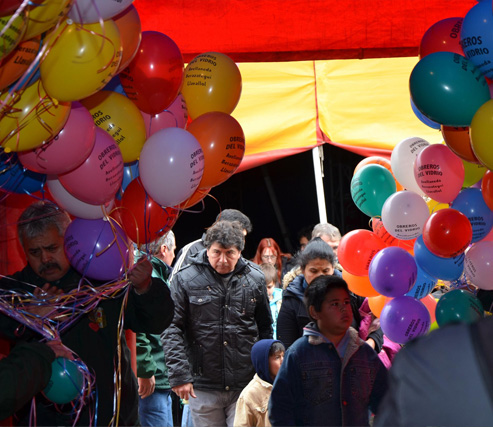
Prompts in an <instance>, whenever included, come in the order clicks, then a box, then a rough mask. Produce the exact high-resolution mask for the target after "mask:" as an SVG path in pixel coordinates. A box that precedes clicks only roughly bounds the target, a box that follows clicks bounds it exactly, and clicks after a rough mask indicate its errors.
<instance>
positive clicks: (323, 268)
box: [301, 258, 334, 284]
mask: <svg viewBox="0 0 493 427" xmlns="http://www.w3.org/2000/svg"><path fill="white" fill-rule="evenodd" d="M301 271H302V273H303V276H305V280H306V283H308V284H310V283H312V282H313V280H314V279H316V278H317V277H318V276H321V275H325V276H330V275H332V274H334V266H333V265H332V264H331V263H330V262H329V261H327V260H326V259H321V258H316V259H313V260H311V261H309V262H308V264H307V265H306V267H305V268H304V269H302V270H301Z"/></svg>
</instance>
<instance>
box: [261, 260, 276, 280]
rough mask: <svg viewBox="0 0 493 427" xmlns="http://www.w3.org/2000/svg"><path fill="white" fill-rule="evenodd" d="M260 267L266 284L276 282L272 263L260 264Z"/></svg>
mask: <svg viewBox="0 0 493 427" xmlns="http://www.w3.org/2000/svg"><path fill="white" fill-rule="evenodd" d="M260 269H261V270H262V271H263V272H264V276H265V283H266V284H267V285H268V284H269V283H270V282H274V283H277V268H276V266H275V265H273V264H267V263H264V264H260Z"/></svg>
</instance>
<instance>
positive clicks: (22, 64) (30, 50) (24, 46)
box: [0, 37, 41, 90]
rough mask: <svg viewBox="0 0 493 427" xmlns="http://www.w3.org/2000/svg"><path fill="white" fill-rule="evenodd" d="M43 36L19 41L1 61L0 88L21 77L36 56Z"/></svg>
mask: <svg viewBox="0 0 493 427" xmlns="http://www.w3.org/2000/svg"><path fill="white" fill-rule="evenodd" d="M40 42H41V37H35V38H33V39H31V40H26V41H23V42H21V43H19V44H18V45H17V46H16V47H15V49H14V50H13V51H12V52H11V53H10V54H9V55H8V56H7V57H5V58H4V59H3V60H2V61H1V62H0V90H2V89H5V88H6V87H7V86H9V85H10V84H12V83H14V82H15V81H16V80H17V79H18V78H20V77H21V76H22V75H23V74H24V73H25V72H26V70H27V69H28V68H29V66H30V65H31V63H32V62H33V61H34V59H35V58H36V55H37V54H38V51H39V44H40Z"/></svg>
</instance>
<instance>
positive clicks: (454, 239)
mask: <svg viewBox="0 0 493 427" xmlns="http://www.w3.org/2000/svg"><path fill="white" fill-rule="evenodd" d="M471 241H472V225H471V223H470V221H469V219H468V218H467V216H465V215H464V214H463V213H462V212H460V211H458V210H457V209H452V208H447V209H440V210H439V211H437V212H435V213H434V214H432V215H431V216H430V217H429V218H428V219H427V221H426V222H425V225H424V227H423V242H424V244H425V246H426V247H427V249H428V250H429V251H430V252H431V253H432V254H434V255H437V256H440V257H443V258H453V257H456V256H458V255H460V254H461V253H463V252H464V251H465V250H466V249H467V247H468V246H469V245H470V244H471Z"/></svg>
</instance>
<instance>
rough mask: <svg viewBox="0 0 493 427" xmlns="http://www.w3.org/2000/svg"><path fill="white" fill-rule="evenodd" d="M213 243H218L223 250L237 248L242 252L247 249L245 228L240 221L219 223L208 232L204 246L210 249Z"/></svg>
mask: <svg viewBox="0 0 493 427" xmlns="http://www.w3.org/2000/svg"><path fill="white" fill-rule="evenodd" d="M213 243H218V244H219V245H221V246H222V247H223V248H231V247H235V248H236V249H238V250H239V251H240V252H241V251H242V250H243V248H244V247H245V236H244V235H243V227H242V226H241V224H240V223H239V222H238V221H233V222H230V221H219V222H216V223H215V224H214V225H213V226H212V227H210V228H209V229H208V230H207V233H206V234H205V239H204V244H205V246H206V248H207V249H209V248H210V247H211V246H212V244H213Z"/></svg>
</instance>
